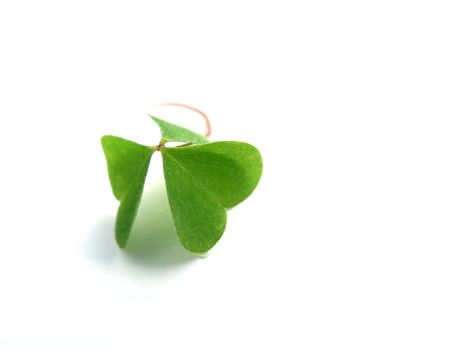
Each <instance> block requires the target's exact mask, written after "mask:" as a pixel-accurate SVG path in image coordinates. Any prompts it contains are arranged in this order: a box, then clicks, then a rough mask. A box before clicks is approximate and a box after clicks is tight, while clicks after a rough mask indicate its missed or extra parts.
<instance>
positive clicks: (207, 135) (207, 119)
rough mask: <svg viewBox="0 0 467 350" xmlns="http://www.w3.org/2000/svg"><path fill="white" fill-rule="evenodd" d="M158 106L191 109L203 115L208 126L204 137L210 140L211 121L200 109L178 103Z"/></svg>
mask: <svg viewBox="0 0 467 350" xmlns="http://www.w3.org/2000/svg"><path fill="white" fill-rule="evenodd" d="M158 106H168V107H169V106H171V107H182V108H186V109H189V110H190V111H193V112H196V113H198V114H199V115H201V116H202V117H203V118H204V122H205V124H206V133H205V134H204V137H206V138H208V137H209V136H211V131H212V130H211V123H210V121H209V118H208V116H207V115H206V114H205V113H204V112H203V111H201V110H199V109H198V108H194V107H191V106H189V105H186V104H184V103H178V102H166V103H159V104H158ZM158 150H159V148H158Z"/></svg>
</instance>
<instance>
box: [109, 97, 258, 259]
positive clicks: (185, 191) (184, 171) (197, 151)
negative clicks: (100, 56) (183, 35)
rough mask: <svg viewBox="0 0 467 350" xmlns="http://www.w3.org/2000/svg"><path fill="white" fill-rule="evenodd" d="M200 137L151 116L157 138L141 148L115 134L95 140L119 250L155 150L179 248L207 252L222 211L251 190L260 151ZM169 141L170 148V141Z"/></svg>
mask: <svg viewBox="0 0 467 350" xmlns="http://www.w3.org/2000/svg"><path fill="white" fill-rule="evenodd" d="M172 105H176V106H181V107H186V108H189V109H191V110H194V111H196V112H199V113H201V114H202V115H203V117H205V120H206V125H207V133H206V135H205V136H203V135H200V134H198V133H196V132H193V131H191V130H188V129H186V128H183V127H181V126H178V125H175V124H172V123H169V122H167V121H164V120H162V119H160V118H157V117H155V116H151V115H150V117H151V118H152V120H153V121H154V122H155V123H156V124H157V125H158V126H159V128H160V133H161V139H160V141H159V143H158V145H156V146H145V145H141V144H138V143H136V142H133V141H129V140H126V139H123V138H121V137H117V136H111V135H106V136H103V137H102V139H101V143H102V147H103V150H104V154H105V157H106V160H107V169H108V174H109V179H110V184H111V187H112V192H113V194H114V196H115V198H116V199H117V200H118V201H120V205H119V208H118V212H117V217H116V224H115V236H116V241H117V244H118V246H119V247H120V248H124V247H125V246H126V244H127V242H128V239H129V237H130V233H131V229H132V226H133V222H134V221H135V218H136V214H137V212H138V208H139V205H140V202H141V197H142V194H143V188H144V183H145V179H146V174H147V172H148V168H149V164H150V161H151V158H152V156H153V154H154V153H155V152H160V153H161V154H162V163H163V172H164V178H165V185H166V191H167V197H168V201H169V206H170V211H171V213H172V218H173V221H174V224H175V229H176V232H177V235H178V238H179V240H180V242H181V244H182V246H183V247H184V248H185V249H187V250H188V251H190V252H194V253H204V252H207V251H209V250H210V249H211V248H212V247H213V246H214V245H215V244H216V243H217V242H218V241H219V239H220V238H221V237H222V234H223V233H224V231H225V228H226V222H227V213H226V210H227V209H229V208H232V207H234V206H236V205H237V204H239V203H240V202H242V201H243V200H245V199H246V198H247V197H248V196H249V195H250V194H251V193H252V192H253V191H254V189H255V188H256V185H257V184H258V182H259V180H260V177H261V173H262V168H263V164H262V159H261V154H260V152H259V151H258V150H257V149H256V148H255V147H254V146H252V145H250V144H248V143H245V142H239V141H216V142H210V141H209V140H208V137H209V135H210V132H211V128H210V124H209V120H208V119H207V117H206V116H205V114H204V113H202V112H201V111H199V110H196V109H194V108H192V107H189V106H186V105H181V104H172ZM180 142H183V144H181V145H180V144H175V145H173V146H171V144H173V143H180Z"/></svg>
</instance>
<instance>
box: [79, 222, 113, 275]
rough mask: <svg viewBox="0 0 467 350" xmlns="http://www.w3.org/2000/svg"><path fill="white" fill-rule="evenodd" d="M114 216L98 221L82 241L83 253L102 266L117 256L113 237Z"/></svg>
mask: <svg viewBox="0 0 467 350" xmlns="http://www.w3.org/2000/svg"><path fill="white" fill-rule="evenodd" d="M114 225H115V218H113V217H111V216H108V217H105V218H103V219H102V220H101V221H99V222H98V223H97V224H96V225H95V226H94V227H93V228H92V229H91V232H90V233H89V237H88V239H87V240H86V242H85V243H84V253H85V254H86V256H87V257H88V258H90V259H91V260H93V261H94V262H96V263H98V264H99V265H102V266H110V265H112V264H113V263H114V261H115V259H116V258H117V252H118V248H117V246H116V244H115V237H114Z"/></svg>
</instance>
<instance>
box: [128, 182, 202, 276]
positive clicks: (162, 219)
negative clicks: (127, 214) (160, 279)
mask: <svg viewBox="0 0 467 350" xmlns="http://www.w3.org/2000/svg"><path fill="white" fill-rule="evenodd" d="M123 253H124V255H125V256H126V257H127V259H128V260H129V261H130V262H132V263H134V264H138V265H142V266H145V267H148V268H156V269H164V270H167V269H170V268H176V267H181V266H182V265H185V264H187V263H189V262H190V261H193V260H195V259H197V256H196V255H194V254H191V253H189V252H188V251H186V250H185V249H184V248H183V247H182V245H181V243H180V241H179V239H178V236H177V233H176V231H175V226H174V223H173V220H172V215H171V212H170V207H169V202H168V199H167V193H166V190H165V184H164V183H163V182H160V183H158V184H156V185H154V186H153V187H151V188H149V189H146V190H145V192H144V194H143V198H142V200H141V205H140V208H139V210H138V215H137V217H136V220H135V223H134V225H133V229H132V231H131V235H130V239H129V240H128V243H127V246H126V248H125V249H124V250H123Z"/></svg>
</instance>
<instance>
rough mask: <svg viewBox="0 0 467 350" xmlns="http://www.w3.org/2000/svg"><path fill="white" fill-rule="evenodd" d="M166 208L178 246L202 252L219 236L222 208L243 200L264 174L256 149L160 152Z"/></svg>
mask: <svg viewBox="0 0 467 350" xmlns="http://www.w3.org/2000/svg"><path fill="white" fill-rule="evenodd" d="M162 159H163V162H164V177H165V183H166V189H167V196H168V198H169V204H170V209H171V211H172V217H173V220H174V223H175V228H176V230H177V234H178V236H179V238H180V241H181V243H182V245H183V246H184V247H185V248H186V249H187V250H189V251H191V252H198V253H201V252H206V251H208V250H209V249H211V248H212V247H213V246H214V245H215V244H216V243H217V241H218V240H219V239H220V238H221V236H222V234H223V232H224V230H225V225H226V221H227V214H226V211H225V208H231V207H233V206H235V205H237V204H238V203H240V202H242V201H243V200H244V199H246V198H247V197H248V196H249V195H250V194H251V193H252V192H253V190H254V189H255V187H256V185H257V184H258V182H259V179H260V177H261V172H262V161H261V155H260V153H259V151H258V150H257V149H256V148H255V147H253V146H252V145H250V144H247V143H243V142H235V141H223V142H213V143H209V144H205V145H198V146H192V147H181V148H164V149H162Z"/></svg>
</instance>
